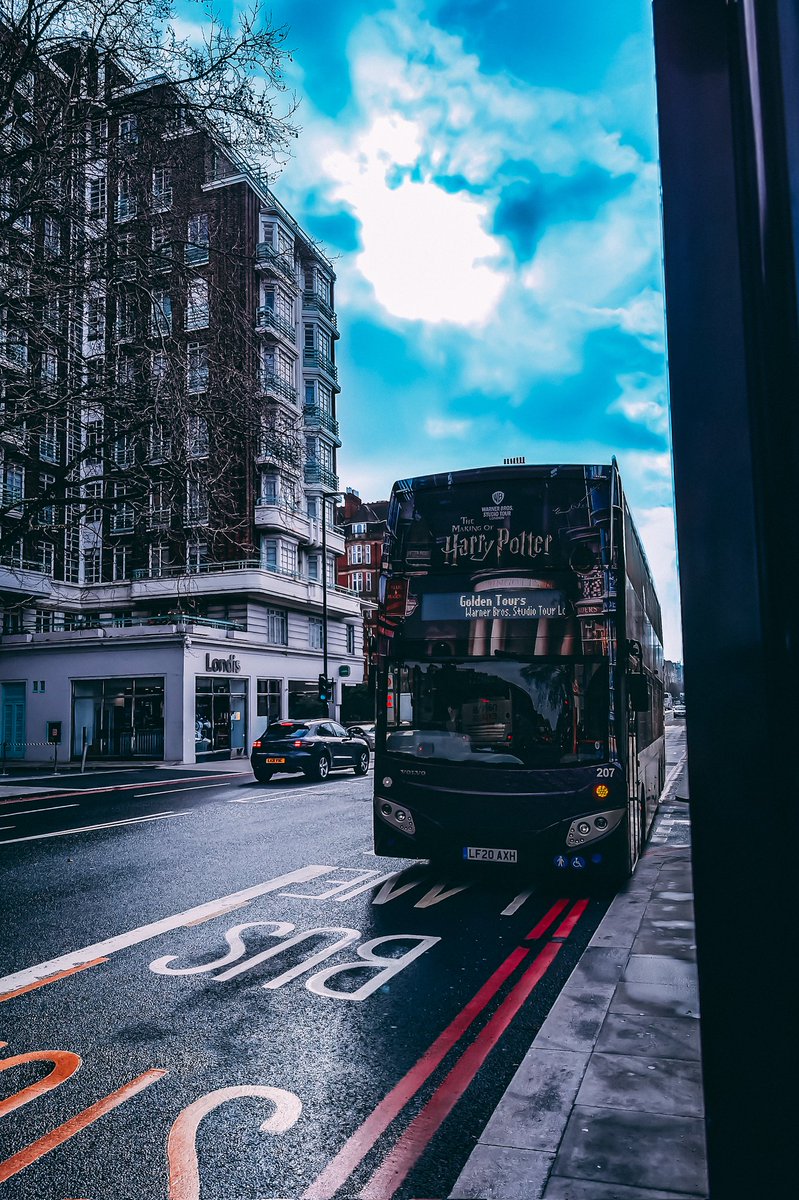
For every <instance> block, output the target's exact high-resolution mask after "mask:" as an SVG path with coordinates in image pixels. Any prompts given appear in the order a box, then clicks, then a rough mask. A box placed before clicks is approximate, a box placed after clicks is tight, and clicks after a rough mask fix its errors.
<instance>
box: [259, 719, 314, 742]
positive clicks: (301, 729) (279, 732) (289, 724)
mask: <svg viewBox="0 0 799 1200" xmlns="http://www.w3.org/2000/svg"><path fill="white" fill-rule="evenodd" d="M307 732H308V726H307V725H301V724H298V722H297V721H276V722H275V724H274V725H270V726H269V728H268V729H267V731H266V733H265V734H264V735H263V736H264V737H268V738H270V739H272V738H296V737H302V736H303V734H306V733H307Z"/></svg>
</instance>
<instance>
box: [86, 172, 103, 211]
mask: <svg viewBox="0 0 799 1200" xmlns="http://www.w3.org/2000/svg"><path fill="white" fill-rule="evenodd" d="M105 203H106V184H105V175H96V176H95V177H94V179H90V180H89V182H88V184H87V187H86V207H87V208H88V211H89V216H90V217H92V218H93V219H94V220H96V221H99V220H102V218H103V217H104V216H105Z"/></svg>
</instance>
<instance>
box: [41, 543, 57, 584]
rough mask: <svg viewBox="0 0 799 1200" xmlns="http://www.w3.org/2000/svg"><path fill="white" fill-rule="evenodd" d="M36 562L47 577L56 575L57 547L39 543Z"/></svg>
mask: <svg viewBox="0 0 799 1200" xmlns="http://www.w3.org/2000/svg"><path fill="white" fill-rule="evenodd" d="M36 550H37V554H36V560H37V563H38V565H39V567H40V568H41V570H42V571H43V572H44V574H45V575H51V576H52V575H53V574H54V573H55V546H54V545H53V543H52V542H39V544H38V546H37V547H36Z"/></svg>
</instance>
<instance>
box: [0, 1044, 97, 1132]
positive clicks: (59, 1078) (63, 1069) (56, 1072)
mask: <svg viewBox="0 0 799 1200" xmlns="http://www.w3.org/2000/svg"><path fill="white" fill-rule="evenodd" d="M33 1062H48V1063H52V1064H53V1067H52V1070H51V1071H48V1073H47V1074H46V1075H45V1076H44V1078H43V1079H37V1080H36V1082H35V1083H29V1084H28V1085H27V1087H24V1088H21V1089H20V1090H19V1091H18V1092H14V1093H13V1094H12V1095H11V1096H7V1097H6V1098H5V1100H0V1117H5V1116H8V1114H9V1113H12V1112H15V1111H16V1110H17V1109H18V1108H22V1106H23V1104H30V1102H31V1100H35V1099H36V1098H37V1097H38V1096H44V1095H46V1094H47V1092H52V1091H53V1090H54V1089H55V1088H57V1087H60V1086H61V1084H62V1083H65V1082H66V1080H67V1079H70V1078H71V1077H72V1076H73V1075H74V1074H75V1072H76V1071H77V1070H78V1068H79V1067H80V1065H81V1062H82V1059H81V1057H80V1055H79V1054H73V1053H72V1052H71V1051H69V1050H30V1051H28V1053H27V1054H15V1055H14V1057H13V1058H3V1059H0V1071H10V1070H12V1068H14V1067H20V1066H22V1065H23V1063H33Z"/></svg>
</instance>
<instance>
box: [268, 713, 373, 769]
mask: <svg viewBox="0 0 799 1200" xmlns="http://www.w3.org/2000/svg"><path fill="white" fill-rule="evenodd" d="M250 762H251V763H252V769H253V773H254V774H255V778H256V779H257V780H258V782H259V783H268V782H269V780H270V779H271V778H272V776H273V775H274V774H275V772H276V771H302V772H303V774H304V775H307V776H308V777H309V778H311V779H327V777H328V775H329V774H330V772H331V771H333V770H337V769H338V768H339V767H345V768H346V767H349V768H350V769H353V770H354V771H355V774H356V775H365V774H366V772H367V771H368V770H369V747H368V745H367V744H366V742H365V741H364V739H363V738H362V737H353V735H352V734H351V733H347V730H346V729H344V727H343V726H342V725H339V724H338V723H337V722H336V721H330V720H320V721H273V722H272V724H271V725H270V726H268V728H267V729H266V731H265V732H264V733H262V734H261V736H260V737H259V738H258V739H257V741H254V742H253V744H252V753H251V754H250Z"/></svg>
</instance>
